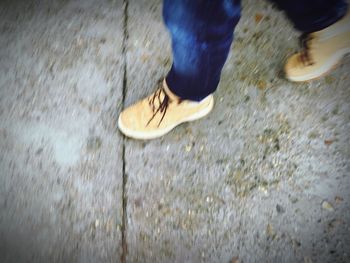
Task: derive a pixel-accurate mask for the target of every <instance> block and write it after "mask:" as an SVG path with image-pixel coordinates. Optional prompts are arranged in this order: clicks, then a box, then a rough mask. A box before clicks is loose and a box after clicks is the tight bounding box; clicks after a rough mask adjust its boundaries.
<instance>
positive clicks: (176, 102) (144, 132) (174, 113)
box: [118, 80, 214, 140]
mask: <svg viewBox="0 0 350 263" xmlns="http://www.w3.org/2000/svg"><path fill="white" fill-rule="evenodd" d="M213 106H214V98H213V96H212V95H209V96H207V97H206V98H204V99H203V100H202V101H200V102H195V101H190V100H181V99H180V98H179V97H177V96H176V95H175V94H174V93H172V92H171V91H170V90H169V88H168V86H167V84H166V82H165V80H164V81H163V83H161V84H160V87H159V88H158V89H157V90H156V91H155V92H154V93H153V94H151V95H150V96H149V97H147V98H145V99H143V100H141V101H139V102H137V103H136V104H134V105H132V106H130V107H128V108H126V109H125V110H124V111H123V112H122V113H121V114H120V116H119V120H118V127H119V129H120V131H121V132H122V133H123V134H124V135H126V136H128V137H131V138H134V139H143V140H147V139H154V138H158V137H161V136H163V135H165V134H166V133H168V132H170V131H171V130H172V129H173V128H175V127H176V126H177V125H179V124H181V123H184V122H189V121H194V120H197V119H200V118H202V117H204V116H206V115H207V114H208V113H209V112H210V111H211V110H212V109H213Z"/></svg>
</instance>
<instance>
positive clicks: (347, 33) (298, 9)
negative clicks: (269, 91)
mask: <svg viewBox="0 0 350 263" xmlns="http://www.w3.org/2000/svg"><path fill="white" fill-rule="evenodd" d="M271 1H272V0H271ZM272 2H275V3H276V4H277V5H278V6H279V7H280V8H281V9H283V10H284V11H285V12H286V14H287V16H288V17H289V19H290V20H291V21H292V22H293V24H294V27H295V28H296V29H298V30H300V31H301V32H302V35H301V37H300V45H301V48H302V49H301V51H300V52H298V53H296V54H294V55H293V56H291V57H290V58H289V59H288V61H287V63H286V65H285V72H286V77H287V78H288V79H289V80H291V81H308V80H312V79H315V78H318V77H321V76H323V75H325V74H327V73H328V72H329V71H330V70H331V69H332V68H333V67H334V66H335V65H336V64H337V63H339V61H340V60H341V59H342V57H343V56H344V55H345V54H347V53H350V12H349V10H348V5H347V3H346V1H345V0H308V1H304V0H273V1H272Z"/></svg>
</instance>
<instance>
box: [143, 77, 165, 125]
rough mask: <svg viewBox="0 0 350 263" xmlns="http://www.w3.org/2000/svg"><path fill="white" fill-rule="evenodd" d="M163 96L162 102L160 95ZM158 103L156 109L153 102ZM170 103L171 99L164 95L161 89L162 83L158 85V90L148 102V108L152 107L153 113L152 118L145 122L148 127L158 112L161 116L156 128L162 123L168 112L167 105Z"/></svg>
mask: <svg viewBox="0 0 350 263" xmlns="http://www.w3.org/2000/svg"><path fill="white" fill-rule="evenodd" d="M162 94H164V98H163V100H162V99H161V95H162ZM156 100H157V102H158V108H156V106H155V102H156ZM170 102H171V99H170V98H169V96H168V95H167V94H166V92H165V90H164V88H163V85H162V83H160V84H159V88H158V90H157V91H156V92H155V93H154V95H153V97H152V98H151V99H150V100H149V105H150V107H152V111H153V116H152V117H151V119H150V120H149V121H148V122H147V125H146V126H148V125H149V124H150V123H151V121H152V120H153V119H154V117H155V116H156V115H157V114H158V112H160V113H161V114H163V115H162V117H161V119H160V121H159V123H158V127H159V125H160V124H161V122H162V121H163V119H164V116H165V114H166V112H167V110H168V107H169V103H170Z"/></svg>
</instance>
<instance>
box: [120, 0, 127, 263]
mask: <svg viewBox="0 0 350 263" xmlns="http://www.w3.org/2000/svg"><path fill="white" fill-rule="evenodd" d="M128 5H129V2H128V0H123V7H124V10H123V12H124V20H123V43H122V56H123V58H124V60H123V96H122V108H123V107H124V104H125V97H126V89H127V82H128V80H127V56H126V49H127V41H128ZM122 163H123V164H122V174H123V189H122V198H123V199H122V203H123V204H122V205H123V212H122V213H123V214H122V226H121V232H122V254H121V258H120V261H121V262H122V263H125V262H126V256H127V253H128V246H127V234H126V231H127V201H128V200H127V193H126V184H127V180H128V176H127V174H126V172H125V137H123V139H122Z"/></svg>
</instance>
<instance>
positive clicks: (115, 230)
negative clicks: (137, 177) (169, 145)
mask: <svg viewBox="0 0 350 263" xmlns="http://www.w3.org/2000/svg"><path fill="white" fill-rule="evenodd" d="M122 26H123V8H122V1H107V0H106V1H99V2H98V4H97V3H96V2H95V1H90V0H87V1H73V0H72V1H1V3H0V32H1V33H0V46H1V48H0V145H1V146H0V147H1V154H0V174H1V175H0V202H1V203H0V206H1V210H0V261H1V262H118V261H119V259H120V255H121V230H120V226H121V223H122V184H123V183H122V156H121V153H122V139H121V137H120V136H119V135H118V133H117V129H116V116H117V113H118V111H119V110H120V106H121V101H122V76H123V72H122V71H123V68H122V66H123V56H122V54H121V53H122V39H123V28H122Z"/></svg>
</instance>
